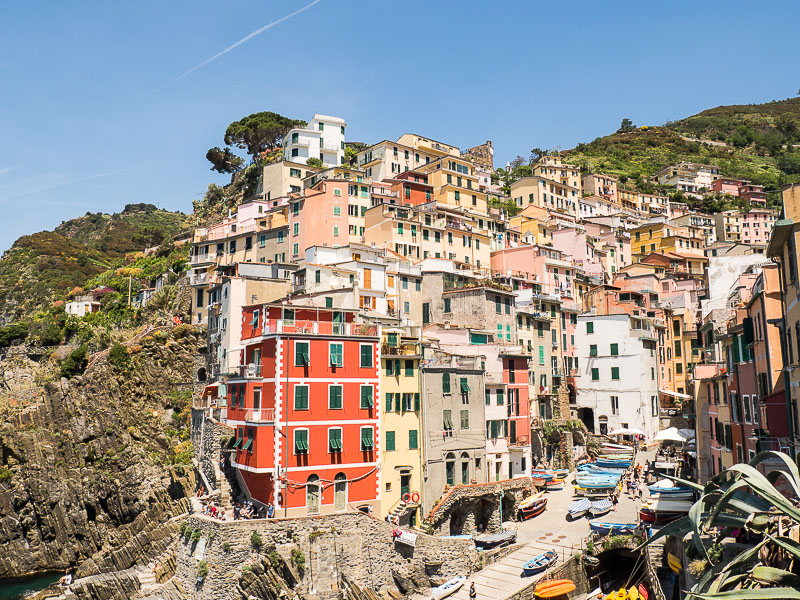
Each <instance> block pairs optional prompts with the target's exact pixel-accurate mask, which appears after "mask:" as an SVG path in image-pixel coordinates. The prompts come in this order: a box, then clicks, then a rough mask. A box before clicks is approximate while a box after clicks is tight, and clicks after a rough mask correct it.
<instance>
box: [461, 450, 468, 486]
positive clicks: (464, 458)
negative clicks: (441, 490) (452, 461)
mask: <svg viewBox="0 0 800 600" xmlns="http://www.w3.org/2000/svg"><path fill="white" fill-rule="evenodd" d="M461 483H462V484H463V483H469V454H467V453H466V452H462V453H461Z"/></svg>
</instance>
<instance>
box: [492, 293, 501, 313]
mask: <svg viewBox="0 0 800 600" xmlns="http://www.w3.org/2000/svg"><path fill="white" fill-rule="evenodd" d="M494 312H496V313H497V314H498V315H499V314H500V313H501V312H502V309H501V302H500V296H495V297H494Z"/></svg>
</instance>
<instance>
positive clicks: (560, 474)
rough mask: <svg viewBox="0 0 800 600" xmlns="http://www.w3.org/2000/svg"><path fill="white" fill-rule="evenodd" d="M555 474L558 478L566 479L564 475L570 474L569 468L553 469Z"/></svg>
mask: <svg viewBox="0 0 800 600" xmlns="http://www.w3.org/2000/svg"><path fill="white" fill-rule="evenodd" d="M553 474H554V475H555V476H556V479H564V477H566V476H567V475H569V469H553Z"/></svg>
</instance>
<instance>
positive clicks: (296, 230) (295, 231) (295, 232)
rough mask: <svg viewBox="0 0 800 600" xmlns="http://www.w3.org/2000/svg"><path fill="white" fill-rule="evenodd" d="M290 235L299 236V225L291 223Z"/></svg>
mask: <svg viewBox="0 0 800 600" xmlns="http://www.w3.org/2000/svg"><path fill="white" fill-rule="evenodd" d="M292 235H300V223H292Z"/></svg>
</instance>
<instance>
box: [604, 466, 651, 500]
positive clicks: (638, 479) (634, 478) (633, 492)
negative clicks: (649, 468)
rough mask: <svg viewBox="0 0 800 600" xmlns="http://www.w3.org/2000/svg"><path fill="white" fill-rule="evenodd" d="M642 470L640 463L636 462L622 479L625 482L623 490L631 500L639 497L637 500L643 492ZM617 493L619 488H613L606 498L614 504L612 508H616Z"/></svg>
mask: <svg viewBox="0 0 800 600" xmlns="http://www.w3.org/2000/svg"><path fill="white" fill-rule="evenodd" d="M645 470H646V469H645ZM643 472H644V471H643V469H642V465H641V464H639V463H636V466H635V467H634V468H633V470H632V471H631V472H630V473H629V474H626V475H625V477H624V479H623V483H624V484H625V491H626V493H627V494H628V497H630V499H631V500H635V499H636V498H639V500H641V499H642V494H643V493H644V486H645V482H644V477H643ZM619 494H620V491H619V489H615V490H614V491H613V492H611V493H609V495H608V499H609V500H610V501H611V504H612V505H613V506H614V510H617V503H618V502H619Z"/></svg>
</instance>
